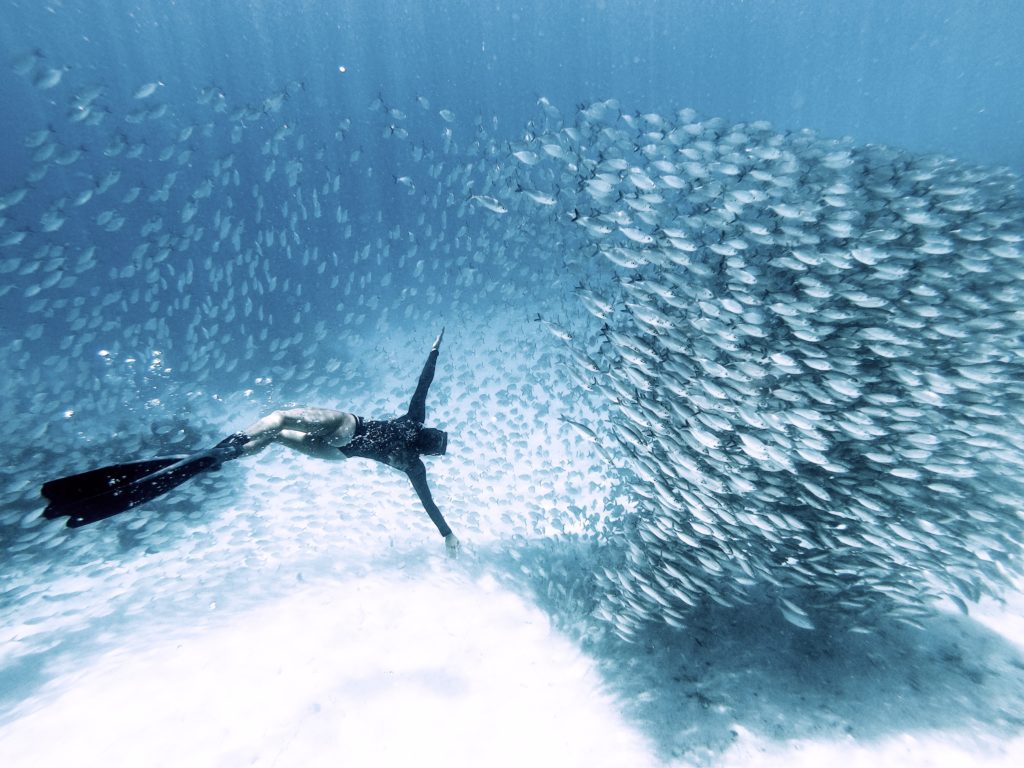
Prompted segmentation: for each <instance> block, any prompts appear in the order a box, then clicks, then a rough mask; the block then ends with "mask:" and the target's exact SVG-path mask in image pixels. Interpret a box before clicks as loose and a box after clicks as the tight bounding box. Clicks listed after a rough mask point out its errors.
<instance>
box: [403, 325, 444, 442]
mask: <svg viewBox="0 0 1024 768" xmlns="http://www.w3.org/2000/svg"><path fill="white" fill-rule="evenodd" d="M443 337H444V328H442V329H441V334H440V335H439V336H438V337H437V340H436V341H435V342H434V346H433V347H431V348H430V354H429V355H428V356H427V362H426V364H425V365H424V366H423V371H422V372H421V373H420V380H419V383H417V385H416V392H415V393H414V394H413V396H412V400H411V401H410V403H409V411H408V415H409V418H410V419H412V420H413V421H418V422H419V423H420V424H422V423H423V422H424V421H426V420H427V390H429V389H430V384H431V382H433V380H434V368H435V367H436V366H437V355H438V350H439V349H440V347H441V339H442V338H443Z"/></svg>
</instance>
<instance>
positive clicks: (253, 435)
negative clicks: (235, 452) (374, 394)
mask: <svg viewBox="0 0 1024 768" xmlns="http://www.w3.org/2000/svg"><path fill="white" fill-rule="evenodd" d="M356 424H357V421H356V417H355V416H353V415H352V414H351V413H346V412H344V411H335V410H332V409H330V408H289V409H286V410H278V411H274V412H273V413H270V414H267V415H266V416H264V417H263V418H261V419H259V420H258V421H256V422H255V423H254V424H252V425H251V426H250V427H249V428H248V429H246V430H245V434H246V435H248V436H249V441H248V442H247V443H246V444H245V446H244V448H243V453H244V454H246V455H251V454H254V453H259V452H260V451H262V450H263V449H264V448H266V447H267V446H268V445H270V444H271V443H273V442H284V443H287V444H288V445H290V447H295V445H294V444H295V443H297V442H301V441H302V440H304V439H307V438H308V439H309V440H310V441H314V440H316V441H321V442H324V441H327V440H330V441H331V443H333V444H334V445H335V446H338V445H344V444H345V443H346V442H348V441H349V440H351V439H352V437H353V435H355V432H356ZM285 433H288V434H285ZM299 435H301V436H302V437H299ZM325 444H326V443H325ZM335 450H337V448H336V447H335Z"/></svg>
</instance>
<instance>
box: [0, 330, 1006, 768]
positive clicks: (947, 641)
mask: <svg viewBox="0 0 1024 768" xmlns="http://www.w3.org/2000/svg"><path fill="white" fill-rule="evenodd" d="M449 333H450V335H453V334H451V329H450V331H449ZM466 351H467V350H463V352H466ZM413 359H414V357H413V356H410V358H409V360H410V363H409V364H410V365H413V366H415V363H413V362H412V360H413ZM509 363H510V361H509V360H508V359H506V364H509ZM442 371H443V372H444V375H446V376H453V377H454V378H456V379H458V380H457V381H455V382H449V383H448V384H445V385H442V387H441V389H444V388H445V387H450V388H451V391H445V392H443V394H445V395H446V396H448V397H451V398H453V400H454V401H458V400H459V391H458V390H460V389H461V388H462V387H465V388H466V390H467V391H466V392H463V393H462V399H463V400H465V401H466V402H473V403H475V406H474V407H476V408H478V409H479V408H488V407H492V406H493V407H494V408H495V409H497V405H496V403H492V402H490V401H489V400H488V399H487V398H488V397H489V396H493V397H494V398H498V399H499V400H500V399H501V398H503V397H504V398H507V397H512V396H516V397H517V396H519V395H522V392H518V393H517V392H508V391H506V392H501V391H497V390H495V391H494V392H492V393H491V395H488V394H487V392H488V389H487V387H488V386H489V384H488V380H486V376H485V375H484V374H482V373H480V372H479V371H477V373H473V371H472V370H471V369H470V368H469V367H466V368H461V367H458V366H453V367H451V368H447V369H444V368H442V369H440V370H439V377H440V375H441V373H442ZM473 376H483V377H484V378H480V379H473ZM466 378H469V379H472V381H471V382H470V383H467V381H465V380H464V379H466ZM491 383H492V384H493V382H491ZM524 386H525V387H527V388H528V389H529V391H530V392H533V393H534V399H533V400H529V399H527V400H523V399H519V400H518V402H519V405H518V406H517V408H520V409H522V408H523V407H524V406H523V405H522V403H524V402H531V403H532V405H531V406H530V408H534V407H535V408H540V409H543V407H546V404H545V403H544V402H543V401H542V398H541V397H540V395H538V394H537V393H536V391H535V389H534V388H532V385H524ZM499 388H500V387H499ZM468 392H473V393H474V394H473V396H472V397H470V396H469V395H468V394H467V393H468ZM557 394H558V393H557V392H555V393H552V395H553V396H555V395H557ZM328 404H330V403H328ZM530 408H527V409H526V412H517V414H516V419H517V424H518V425H519V427H521V428H522V429H523V430H525V432H524V433H523V434H524V435H526V434H528V433H529V431H530V430H533V431H534V432H536V431H539V432H540V433H542V436H543V435H544V434H546V438H545V439H546V441H547V442H546V444H545V445H546V447H545V448H544V449H543V450H541V449H540V448H539V447H538V445H540V443H536V444H530V443H529V441H528V438H527V437H524V438H523V439H524V440H526V441H527V442H526V443H525V444H523V445H520V446H519V448H518V449H516V450H514V451H513V452H512V454H510V455H505V456H502V457H496V456H495V455H494V454H495V451H509V450H512V449H510V448H509V446H510V445H511V446H513V447H515V446H516V445H519V444H518V443H516V442H515V441H514V440H512V441H505V442H503V443H502V446H504V447H502V448H497V447H495V446H494V445H491V446H490V447H486V448H485V447H481V448H480V450H478V451H475V452H469V451H458V450H455V451H453V452H452V455H450V456H449V457H446V458H445V459H441V460H435V461H434V463H432V464H431V469H430V471H431V476H432V477H433V478H434V482H435V486H436V487H435V493H436V495H437V496H438V499H439V501H440V502H441V506H442V508H444V509H445V510H446V512H447V514H448V517H449V520H450V522H451V524H452V525H453V527H454V528H455V529H456V530H457V531H458V532H459V533H461V534H462V535H463V539H464V544H465V547H464V552H463V554H462V556H461V557H460V558H459V559H458V560H454V561H453V560H449V559H447V558H446V557H445V556H444V553H443V546H442V544H441V540H440V538H439V537H437V535H436V532H435V531H433V530H432V529H431V527H430V525H429V521H426V520H425V516H422V514H420V515H417V514H416V512H415V505H414V500H413V499H412V496H411V491H409V490H407V489H405V488H403V486H402V485H401V481H402V478H397V479H396V478H395V476H393V475H389V474H386V471H384V470H376V469H374V468H372V467H360V468H358V469H349V468H348V466H347V465H333V464H332V465H329V466H331V467H335V466H338V467H341V466H345V467H346V469H345V472H344V473H342V472H340V471H337V470H332V471H331V474H324V473H323V470H320V469H317V468H316V467H314V465H313V464H312V460H309V459H306V458H304V457H293V456H287V455H284V454H283V453H282V452H277V453H274V452H267V453H265V454H264V455H262V456H261V457H259V458H257V459H255V460H253V461H252V463H251V464H250V466H249V467H247V468H245V469H244V470H238V471H239V473H240V476H242V474H244V478H245V479H244V484H240V485H239V486H238V487H237V489H236V493H237V497H236V498H234V499H233V500H230V501H228V502H223V503H225V504H226V505H227V506H226V509H225V511H222V512H220V513H219V515H218V516H217V520H219V521H221V522H219V523H218V522H209V523H207V524H202V523H198V524H194V528H195V530H194V531H193V534H192V535H191V536H189V537H187V541H186V542H183V543H182V544H181V545H180V546H178V545H176V544H173V543H171V542H168V543H166V544H165V545H164V546H162V547H160V546H156V547H153V546H151V547H149V549H148V550H147V549H136V550H132V555H131V557H132V558H134V559H133V560H132V562H113V561H111V560H110V559H109V558H108V559H106V560H105V561H104V562H98V563H92V564H90V565H89V566H88V567H87V568H85V569H84V570H85V571H86V572H87V573H88V574H89V575H88V577H86V576H82V575H76V574H75V572H73V571H70V570H69V571H66V572H64V573H63V575H61V576H60V577H59V578H57V577H54V582H53V585H52V586H51V587H49V588H48V589H49V592H50V594H49V595H48V596H47V597H46V600H50V599H56V598H55V596H58V595H61V594H63V595H64V596H65V597H64V599H65V600H66V603H65V604H66V605H69V606H79V611H80V613H81V614H82V620H81V621H82V626H81V627H79V626H76V625H72V626H70V627H69V626H66V622H65V625H61V624H60V623H56V624H53V625H52V628H48V627H50V625H49V624H48V623H47V622H52V621H56V619H52V618H45V617H44V618H33V617H32V616H29V615H28V614H27V613H19V612H18V611H17V610H15V611H14V612H13V613H12V615H11V617H10V621H11V626H13V627H14V629H10V628H9V630H8V632H7V634H6V635H5V643H10V644H11V646H10V648H14V647H16V646H18V645H19V644H24V643H26V642H29V641H30V640H32V639H33V638H34V639H36V640H37V639H38V638H39V637H40V635H41V634H42V635H44V634H45V633H47V632H50V633H52V634H53V636H54V638H57V639H55V640H53V641H52V642H51V643H50V644H49V645H50V646H52V648H51V649H50V650H49V651H48V652H47V651H44V650H40V651H39V652H38V653H35V654H32V653H28V652H24V653H11V654H6V660H5V663H4V664H3V665H0V680H2V681H6V682H5V685H8V686H10V687H11V688H10V689H9V690H8V691H7V692H5V693H4V694H3V696H4V700H5V701H4V703H5V707H4V708H3V709H0V765H3V766H7V767H9V768H14V767H18V766H54V765H74V766H76V768H86V767H87V766H103V767H104V768H111V767H113V766H147V767H149V768H155V767H156V766H186V765H187V766H193V767H195V766H225V767H226V766H320V765H324V766H328V765H329V766H408V765H427V766H430V765H446V766H517V767H518V766H586V767H587V768H595V767H600V766H609V767H616V768H617V767H620V766H621V767H630V768H631V767H634V766H683V765H716V766H718V765H720V766H788V767H792V766H823V765H843V766H860V765H863V766H871V768H879V767H881V766H968V765H982V766H1002V765H1005V766H1011V765H1012V766H1020V765H1024V598H1022V596H1021V594H1019V593H1018V594H1014V595H1011V596H1009V597H1008V599H1007V602H1006V603H1005V604H997V603H995V602H991V601H990V602H985V603H983V604H982V605H980V606H978V607H977V609H976V610H974V611H973V612H972V616H971V617H970V618H967V617H964V616H962V615H960V614H958V613H955V612H952V611H951V612H949V613H941V612H940V613H937V614H936V616H935V618H934V619H933V620H931V621H929V622H928V623H927V625H926V629H925V630H924V631H918V630H912V629H909V628H896V627H897V626H898V625H893V626H888V627H880V628H879V629H878V632H877V633H876V634H875V635H870V636H861V635H858V636H850V638H852V639H848V638H847V637H846V636H845V635H843V636H842V637H831V636H828V637H826V636H824V634H823V633H822V632H806V631H803V630H799V629H796V628H794V627H790V626H789V625H787V624H785V622H784V621H782V620H781V618H780V617H778V616H777V615H776V613H774V612H772V611H769V610H762V609H759V608H757V607H756V606H755V607H753V608H746V609H736V610H734V611H725V610H724V609H722V610H718V611H716V612H714V613H713V614H709V615H706V616H703V617H701V618H699V619H698V620H696V621H695V624H694V627H693V628H692V629H689V630H686V631H679V630H670V629H669V628H668V627H663V628H652V629H651V630H650V631H649V632H648V633H647V634H645V635H643V636H642V637H641V638H640V640H639V642H636V643H631V644H626V643H622V642H620V641H618V640H617V639H615V638H614V637H613V636H610V635H600V634H599V633H598V632H596V631H595V632H593V633H592V634H589V635H588V634H587V633H585V632H584V633H580V632H576V631H563V630H562V627H564V626H566V625H567V623H568V622H566V621H564V620H563V619H564V617H560V616H559V615H558V612H559V610H560V608H559V601H558V600H557V599H554V598H553V599H546V598H545V588H544V579H546V578H549V579H551V580H557V579H559V578H561V579H563V580H568V581H569V582H571V581H572V580H573V579H578V578H579V577H580V576H581V574H580V568H579V566H580V563H576V565H575V566H574V568H575V570H574V571H573V572H572V573H568V572H567V571H566V570H565V568H564V567H563V568H561V569H559V567H558V562H557V561H558V551H559V550H558V544H557V542H556V543H552V540H551V538H550V537H548V538H547V539H546V541H545V540H543V538H544V537H543V536H542V535H541V533H542V527H539V526H538V525H536V524H535V522H536V521H535V522H534V524H524V525H523V526H520V527H519V529H518V533H519V534H520V535H519V536H515V537H510V536H508V535H507V534H508V533H509V531H504V532H503V531H502V530H501V529H500V526H496V525H491V526H489V525H488V524H487V521H488V520H504V521H505V523H507V524H509V525H513V526H514V525H515V520H513V517H512V516H514V514H515V510H517V509H519V510H521V509H524V508H526V509H527V510H532V512H530V514H535V515H538V516H542V515H543V513H544V510H545V509H546V508H547V506H548V505H549V504H552V503H553V504H557V503H558V498H559V496H563V495H564V496H567V497H568V498H572V499H573V501H574V503H577V504H583V506H587V505H590V506H593V505H595V504H600V496H601V493H602V489H603V488H604V487H605V486H604V485H602V481H601V477H600V476H599V473H598V471H597V470H596V469H593V470H592V471H593V472H595V473H597V474H596V475H595V476H594V477H590V476H588V474H587V471H585V470H584V471H581V473H580V474H579V476H573V475H568V476H562V477H560V478H550V479H548V480H538V482H537V483H536V485H531V484H530V482H529V480H528V478H529V476H530V474H531V472H534V471H536V472H537V473H538V474H537V476H538V477H540V478H543V477H544V472H543V469H544V468H543V467H540V466H534V465H532V464H531V461H538V462H540V463H541V464H545V463H546V465H547V468H548V469H550V462H551V461H552V459H551V456H550V455H547V454H545V453H544V450H566V449H565V448H564V446H562V444H561V443H559V440H561V439H563V438H561V437H559V436H561V435H564V430H563V429H562V428H561V426H560V425H559V424H558V422H557V420H555V418H554V416H553V415H552V414H547V413H537V412H534V413H530V412H529V411H530ZM440 416H442V417H444V416H446V417H447V423H448V424H449V425H450V424H452V422H453V421H457V420H458V418H461V417H458V415H457V414H455V413H454V412H452V411H451V410H449V412H448V413H444V411H443V409H442V412H441V414H440ZM477 416H479V413H478V414H477ZM444 420H445V419H442V421H444ZM477 421H478V422H479V421H482V420H481V419H479V418H478V419H477ZM485 427H486V424H484V425H483V426H482V427H480V428H485ZM514 427H515V425H512V426H510V425H508V424H505V425H503V427H502V428H503V429H514ZM486 445H487V443H486V441H484V440H481V446H486ZM569 450H571V447H570V449H569ZM471 453H472V455H470V454H471ZM531 456H533V457H534V459H531V458H530V457H531ZM537 457H539V458H537ZM498 458H501V462H499V461H497V459H498ZM591 458H593V457H591ZM502 462H504V463H502ZM579 465H580V466H583V467H586V466H587V464H586V462H582V463H580V464H579ZM317 466H320V465H317ZM496 466H502V467H504V468H505V469H503V471H502V472H496V471H494V467H496ZM591 466H595V467H596V464H594V463H593V461H591ZM488 467H490V468H491V471H490V472H488V471H487V469H488ZM233 471H235V469H234V467H233V466H232V467H231V468H225V469H224V470H222V473H224V474H225V477H227V474H226V473H228V472H233ZM303 472H305V473H307V474H314V475H315V476H316V478H317V482H316V483H315V484H314V483H310V484H308V485H307V486H300V487H293V486H292V485H285V486H284V487H282V488H280V489H278V491H277V492H267V493H261V489H263V488H271V487H272V483H273V482H274V479H275V478H278V479H280V478H294V477H295V476H296V475H297V474H301V473H303ZM338 478H343V479H338ZM524 478H525V479H524ZM524 483H525V485H524ZM555 483H562V485H561V486H557V485H552V484H555ZM552 487H554V488H555V490H554V491H553V492H550V493H546V492H545V491H544V490H543V488H549V489H550V488H552ZM454 489H458V490H457V491H456V490H454ZM588 493H589V494H590V495H591V496H592V498H585V497H586V495H587V494H588ZM474 495H475V496H476V498H477V499H478V502H477V504H476V505H475V506H474V505H471V503H470V502H468V501H466V500H465V499H466V497H468V496H474ZM254 497H255V498H254ZM339 498H340V499H346V500H347V502H346V503H347V504H348V508H349V509H351V508H352V505H353V504H359V505H361V507H362V509H363V512H362V513H361V514H360V515H359V516H358V518H355V517H353V516H351V515H347V514H345V513H335V514H324V513H323V510H325V509H333V508H334V507H332V500H337V499H339ZM581 499H583V501H581ZM232 505H233V506H232ZM334 506H337V505H336V504H335V505H334ZM470 506H474V508H473V512H474V513H475V514H477V515H479V516H480V518H481V520H482V521H483V522H480V523H478V524H476V525H467V524H465V522H464V521H465V520H467V519H469V514H470V513H469V511H468V510H469V508H470ZM235 507H238V511H237V516H236V515H235V512H234V511H233V510H234V508H235ZM396 508H398V509H396ZM254 510H255V512H254ZM300 510H305V511H301V512H300ZM307 511H308V513H307ZM254 515H255V519H256V520H258V521H259V523H258V524H257V523H250V524H248V527H246V526H244V525H242V521H243V520H244V521H249V520H252V519H254V517H253V516H254ZM421 518H422V519H421ZM509 521H511V522H509ZM527 523H529V521H527ZM114 525H123V523H122V522H120V521H118V522H117V523H111V526H114ZM240 526H241V527H240ZM86 530H87V529H82V531H86ZM107 530H108V531H109V530H113V527H108V529H107ZM79 533H82V532H81V531H80V532H74V533H73V534H72V535H75V534H79ZM84 535H86V536H89V535H103V534H102V533H86V534H84ZM531 536H533V537H534V538H532V539H531ZM74 541H75V540H74V539H71V538H68V539H67V541H65V542H64V543H63V544H62V545H61V546H72V545H73V542H74ZM513 550H518V551H517V552H515V553H513V555H512V556H510V552H512V551H513ZM225 552H229V553H233V554H231V555H230V557H229V556H228V555H225V554H224V553H225ZM218 558H219V559H218ZM517 568H518V569H520V570H521V571H522V573H527V572H529V573H530V578H528V579H527V578H525V577H524V578H523V579H519V580H518V581H517V580H516V579H515V578H507V577H508V574H509V572H510V571H515V570H516V569H517ZM97 574H110V575H97ZM226 574H229V575H226ZM556 574H561V575H556ZM83 578H87V579H88V580H87V583H85V584H82V583H80V580H81V579H83ZM76 580H77V581H76ZM69 581H72V582H75V583H71V584H69V583H67V582H69ZM62 584H64V586H63V587H62V586H61V585H62ZM524 584H529V587H530V588H526V587H524V586H523V585H524ZM550 586H551V585H549V588H548V589H547V590H546V593H547V594H548V595H551V594H556V597H557V593H558V589H557V586H558V585H557V584H556V585H554V586H555V589H554V590H552V589H551V588H550ZM562 586H563V587H565V586H566V585H565V584H563V585H562ZM61 590H63V593H62V592H61ZM147 590H148V591H149V595H148V596H145V595H144V593H145V592H146V591H147ZM126 593H130V594H131V595H132V597H131V598H130V599H129V598H126V597H125V595H126ZM242 596H244V598H243V597H242ZM83 601H85V602H83ZM36 604H37V605H38V606H43V605H45V604H46V603H45V600H38V601H37V602H36ZM83 605H87V606H92V607H96V606H100V605H105V606H108V614H107V615H105V616H100V617H99V618H89V614H90V611H92V612H93V613H96V612H99V613H103V612H102V611H99V609H98V608H96V610H95V611H93V610H92V608H88V609H87V608H85V607H81V606H83ZM109 606H121V607H120V608H119V609H118V610H116V611H114V613H109V610H110V609H109ZM40 610H41V609H40ZM68 610H69V611H70V610H71V609H70V608H69V609H68ZM44 619H45V620H44ZM76 621H77V619H76ZM19 622H22V624H21V625H19ZM26 638H27V639H26ZM45 645H46V644H45V643H43V644H40V648H45Z"/></svg>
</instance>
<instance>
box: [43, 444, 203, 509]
mask: <svg viewBox="0 0 1024 768" xmlns="http://www.w3.org/2000/svg"><path fill="white" fill-rule="evenodd" d="M184 458H186V455H181V456H162V457H160V458H158V459H142V460H141V461H129V462H127V463H125V464H113V465H111V466H109V467H102V468H101V469H92V470H89V471H88V472H82V473H81V474H78V475H71V476H70V477H61V478H58V479H57V480H51V481H50V482H48V483H44V484H43V488H42V491H41V493H42V495H43V498H45V499H47V500H49V501H51V502H58V503H61V502H81V501H83V500H85V499H89V498H92V497H93V496H99V495H101V494H104V493H109V492H110V491H113V490H114V489H116V488H120V487H121V486H124V485H127V484H128V483H130V482H132V481H133V480H139V479H141V478H143V477H145V476H146V475H151V474H153V473H154V472H158V471H159V470H161V469H164V468H165V467H169V466H171V465H172V464H177V463H178V462H179V461H181V460H182V459H184Z"/></svg>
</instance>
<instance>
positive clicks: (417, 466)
mask: <svg viewBox="0 0 1024 768" xmlns="http://www.w3.org/2000/svg"><path fill="white" fill-rule="evenodd" d="M405 473H406V474H407V475H408V476H409V480H411V481H412V487H413V488H415V489H416V494H417V495H418V496H419V497H420V502H421V503H422V504H423V508H424V509H425V510H427V514H428V515H430V519H431V520H433V522H434V525H436V526H437V530H438V532H439V533H440V534H441V535H442V536H444V543H445V546H446V547H448V551H449V552H450V553H452V554H454V553H455V552H456V551H457V550H458V548H459V540H458V539H457V538H456V537H455V534H454V533H452V529H451V528H449V527H448V523H446V522H445V521H444V515H442V514H441V510H440V509H438V508H437V504H435V503H434V497H433V496H431V495H430V486H429V485H427V469H426V467H424V466H423V461H422V460H420V459H416V461H415V462H414V463H413V465H412V466H411V467H409V469H407V470H406V471H405Z"/></svg>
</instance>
